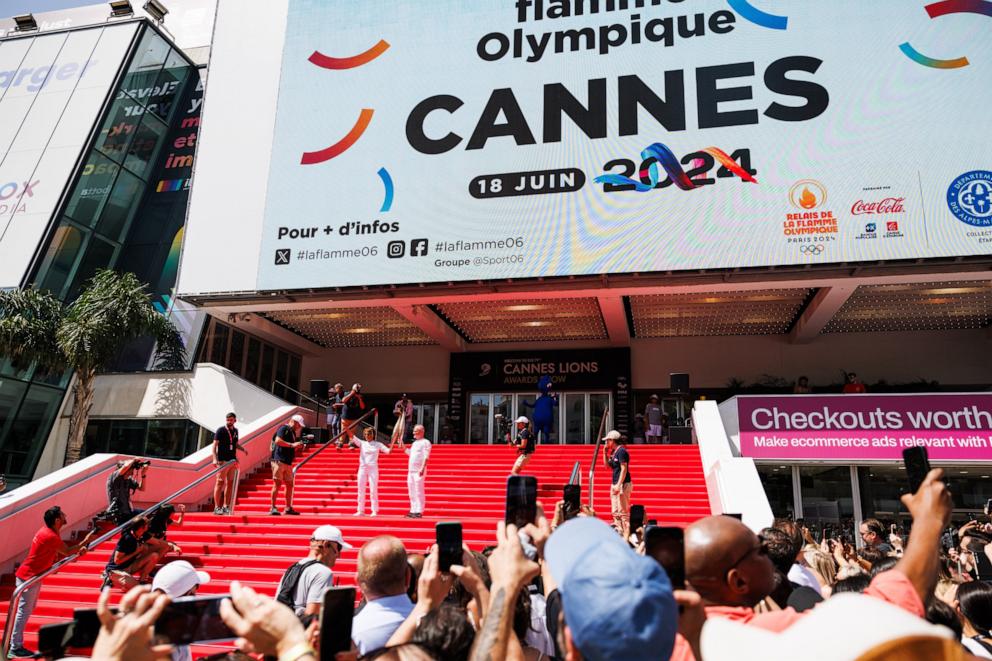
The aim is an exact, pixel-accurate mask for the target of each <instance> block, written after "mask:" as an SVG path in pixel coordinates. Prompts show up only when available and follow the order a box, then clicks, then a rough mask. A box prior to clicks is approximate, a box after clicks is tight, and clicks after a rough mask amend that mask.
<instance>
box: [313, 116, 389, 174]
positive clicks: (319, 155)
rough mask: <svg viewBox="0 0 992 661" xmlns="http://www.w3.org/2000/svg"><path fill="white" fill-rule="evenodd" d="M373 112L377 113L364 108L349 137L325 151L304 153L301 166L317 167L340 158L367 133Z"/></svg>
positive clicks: (326, 148) (349, 132)
mask: <svg viewBox="0 0 992 661" xmlns="http://www.w3.org/2000/svg"><path fill="white" fill-rule="evenodd" d="M373 112H375V111H374V110H372V109H371V108H362V112H361V113H359V115H358V121H357V122H355V125H354V126H352V127H351V130H350V131H348V135H346V136H344V137H343V138H341V139H340V140H338V141H337V142H335V143H334V144H333V145H331V146H330V147H325V148H324V149H321V150H318V151H305V152H303V158H301V159H300V164H301V165H315V164H317V163H323V162H324V161H329V160H331V159H332V158H334V157H335V156H340V155H341V154H342V153H344V152H345V151H346V150H347V149H348V148H349V147H351V146H352V145H353V144H355V142H357V141H358V139H359V138H360V137H362V134H363V133H365V129H367V128H368V127H369V122H371V121H372V113H373Z"/></svg>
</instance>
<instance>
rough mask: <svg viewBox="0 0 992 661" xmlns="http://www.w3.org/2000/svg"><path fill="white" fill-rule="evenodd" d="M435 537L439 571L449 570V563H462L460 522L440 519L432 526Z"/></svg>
mask: <svg viewBox="0 0 992 661" xmlns="http://www.w3.org/2000/svg"><path fill="white" fill-rule="evenodd" d="M434 533H435V535H436V537H437V552H438V565H439V566H440V569H441V571H443V572H448V571H451V565H460V564H462V524H461V523H458V522H457V521H441V522H440V523H438V524H437V525H436V526H435V527H434Z"/></svg>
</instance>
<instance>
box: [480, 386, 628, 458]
mask: <svg viewBox="0 0 992 661" xmlns="http://www.w3.org/2000/svg"><path fill="white" fill-rule="evenodd" d="M535 397H536V395H535V394H534V393H472V394H470V395H469V397H468V401H469V407H468V408H469V415H468V417H469V425H468V442H469V443H476V444H488V445H491V444H493V443H505V442H506V441H505V439H504V438H500V437H499V436H500V434H499V423H498V422H497V418H496V416H497V415H501V416H503V419H504V420H506V421H508V422H509V423H510V425H509V426H510V429H511V430H512V429H514V426H513V421H514V420H516V419H517V418H518V417H520V416H521V415H524V416H527V418H528V419H530V418H532V417H533V414H534V398H535ZM612 408H613V407H612V396H611V394H610V393H609V392H563V393H558V406H557V407H556V408H555V416H554V418H553V419H552V426H551V434H550V440H549V441H548V442H549V443H591V442H594V441H595V440H596V438H595V437H596V433H597V432H598V431H599V423H600V419H601V418H602V417H603V413H604V412H605V411H606V410H607V409H610V410H611V411H612ZM612 426H613V420H612V412H611V414H610V418H609V419H607V421H606V428H607V429H610V428H612Z"/></svg>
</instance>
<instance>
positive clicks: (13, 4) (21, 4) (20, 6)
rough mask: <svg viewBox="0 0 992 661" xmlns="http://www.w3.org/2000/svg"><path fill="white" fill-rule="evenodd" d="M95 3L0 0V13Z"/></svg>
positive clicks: (38, 11)
mask: <svg viewBox="0 0 992 661" xmlns="http://www.w3.org/2000/svg"><path fill="white" fill-rule="evenodd" d="M96 4H100V3H99V2H94V0H4V1H3V2H0V15H2V16H6V17H10V16H17V15H18V14H27V13H28V12H31V13H34V14H40V13H41V12H45V11H56V10H58V9H66V8H68V7H82V6H84V5H96ZM136 4H137V3H136Z"/></svg>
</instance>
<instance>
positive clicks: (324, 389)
mask: <svg viewBox="0 0 992 661" xmlns="http://www.w3.org/2000/svg"><path fill="white" fill-rule="evenodd" d="M330 387H331V386H330V384H329V383H328V382H327V380H326V379H311V380H310V396H311V397H313V398H314V399H319V400H320V401H324V400H326V399H327V394H328V391H329V390H330Z"/></svg>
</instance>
